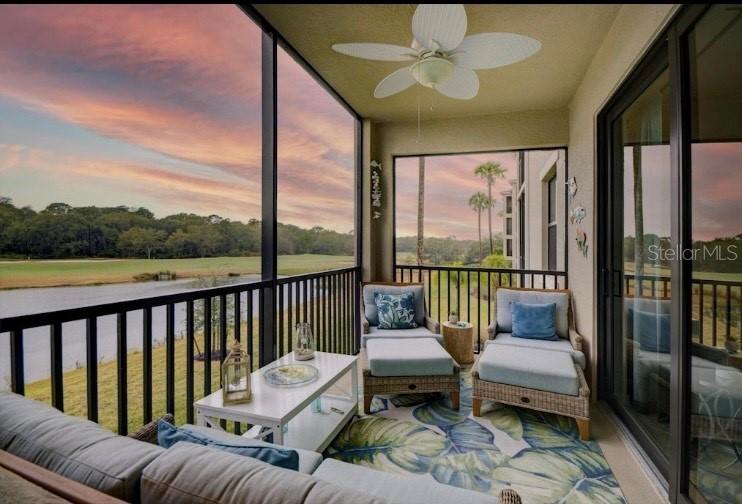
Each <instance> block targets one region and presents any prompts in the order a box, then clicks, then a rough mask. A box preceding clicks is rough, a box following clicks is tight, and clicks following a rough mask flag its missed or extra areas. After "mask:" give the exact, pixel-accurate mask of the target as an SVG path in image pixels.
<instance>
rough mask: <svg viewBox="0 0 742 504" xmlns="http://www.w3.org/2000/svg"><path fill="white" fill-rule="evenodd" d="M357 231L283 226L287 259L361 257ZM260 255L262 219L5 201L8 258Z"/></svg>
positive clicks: (281, 246)
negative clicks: (34, 205) (297, 256)
mask: <svg viewBox="0 0 742 504" xmlns="http://www.w3.org/2000/svg"><path fill="white" fill-rule="evenodd" d="M353 248H354V240H353V234H352V232H349V233H339V232H337V231H332V230H329V229H324V228H322V227H319V226H317V227H313V228H311V229H305V228H300V227H298V226H294V225H291V224H282V223H279V224H278V253H279V254H282V255H284V254H326V255H353ZM259 254H260V221H259V220H257V219H250V220H249V221H247V222H241V221H236V220H230V219H226V218H223V217H220V216H218V215H208V216H203V215H196V214H192V213H179V214H174V215H168V216H166V217H162V218H156V217H155V215H154V214H153V213H152V212H151V211H150V210H148V209H146V208H142V207H135V208H132V207H127V206H115V207H96V206H84V207H73V206H71V205H68V204H66V203H52V204H50V205H49V206H47V207H46V208H44V209H43V210H41V211H38V212H37V211H35V210H33V209H32V208H30V207H28V206H26V207H17V206H15V205H14V204H13V202H12V200H11V199H10V198H6V197H0V256H2V257H6V258H32V259H67V258H86V257H91V258H95V257H129V258H131V257H136V258H155V257H156V258H193V257H216V256H250V255H259Z"/></svg>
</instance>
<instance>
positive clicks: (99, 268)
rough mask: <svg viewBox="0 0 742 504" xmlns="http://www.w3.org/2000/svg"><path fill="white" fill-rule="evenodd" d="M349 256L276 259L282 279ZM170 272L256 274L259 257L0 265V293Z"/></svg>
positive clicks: (342, 262)
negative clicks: (0, 290) (284, 276)
mask: <svg viewBox="0 0 742 504" xmlns="http://www.w3.org/2000/svg"><path fill="white" fill-rule="evenodd" d="M353 265H354V259H353V257H350V256H330V255H313V254H306V255H293V256H279V258H278V270H279V273H280V274H282V275H297V274H301V273H308V272H311V271H324V270H328V269H335V268H344V267H349V266H353ZM164 270H168V271H174V272H175V273H176V274H177V276H178V278H189V277H211V276H226V275H227V274H229V273H232V274H240V275H245V274H259V273H260V257H206V258H202V259H79V260H77V259H70V260H58V261H57V260H39V261H36V260H32V261H5V262H0V289H11V288H24V287H55V286H63V285H95V284H106V283H118V282H131V281H133V279H134V276H135V275H138V274H141V273H156V272H158V271H164Z"/></svg>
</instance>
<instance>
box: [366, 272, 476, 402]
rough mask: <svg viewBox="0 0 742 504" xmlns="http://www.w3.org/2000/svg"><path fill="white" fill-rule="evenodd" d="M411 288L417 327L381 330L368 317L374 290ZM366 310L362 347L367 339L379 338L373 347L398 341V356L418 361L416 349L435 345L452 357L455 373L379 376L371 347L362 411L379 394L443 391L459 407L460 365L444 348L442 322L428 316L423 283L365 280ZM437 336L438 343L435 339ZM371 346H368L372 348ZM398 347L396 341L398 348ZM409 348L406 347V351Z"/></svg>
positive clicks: (412, 373)
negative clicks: (413, 295) (372, 362)
mask: <svg viewBox="0 0 742 504" xmlns="http://www.w3.org/2000/svg"><path fill="white" fill-rule="evenodd" d="M410 290H412V291H413V292H415V294H416V297H415V300H416V303H417V306H416V313H417V315H416V318H417V323H418V327H416V328H414V329H378V328H377V327H375V324H374V323H373V322H370V321H369V320H368V319H367V317H368V318H372V317H373V316H374V315H375V310H376V307H375V305H373V306H372V303H373V298H374V293H375V292H379V291H381V292H386V293H398V292H407V291H410ZM362 303H363V311H362V312H361V323H362V327H363V334H362V336H361V347H363V348H366V343H367V342H368V341H373V340H377V342H376V343H370V345H371V346H375V345H380V344H382V341H384V340H398V342H399V355H400V358H401V359H402V360H405V359H407V356H409V360H410V362H412V361H413V360H415V358H416V353H417V349H419V348H420V347H422V346H426V345H433V346H434V347H435V349H437V351H438V352H439V353H442V354H443V355H444V356H445V358H450V362H451V363H452V372H451V373H450V374H434V373H430V371H428V372H427V374H423V373H414V372H409V373H404V372H401V373H399V375H398V376H388V375H378V376H375V375H374V373H373V372H372V370H371V368H372V367H373V364H371V362H370V360H371V358H372V357H371V350H368V352H369V357H370V358H369V362H367V363H366V364H365V366H364V369H363V410H364V412H365V413H368V412H369V410H370V407H371V400H372V399H373V396H374V395H376V394H424V393H431V392H441V393H447V394H450V397H451V404H452V405H453V407H454V408H455V409H458V408H459V401H460V393H459V392H460V372H461V368H460V366H459V364H458V363H457V362H456V361H455V360H454V359H453V358H452V357H450V356H448V354H447V353H446V352H445V350H444V349H443V348H442V344H443V340H442V336H441V334H440V332H441V331H440V324H439V323H438V322H437V321H435V320H433V319H431V318H430V317H428V314H427V311H426V307H425V286H424V284H422V283H383V282H374V283H365V284H363V296H362ZM433 338H434V339H436V340H437V341H438V343H440V344H441V347H440V348H439V347H438V343H435V342H434V341H432V340H433ZM412 342H414V345H416V348H415V349H409V348H407V347H408V344H413V343H412ZM371 346H370V347H368V348H371ZM396 348H397V346H396V344H395V349H396ZM405 349H406V350H405Z"/></svg>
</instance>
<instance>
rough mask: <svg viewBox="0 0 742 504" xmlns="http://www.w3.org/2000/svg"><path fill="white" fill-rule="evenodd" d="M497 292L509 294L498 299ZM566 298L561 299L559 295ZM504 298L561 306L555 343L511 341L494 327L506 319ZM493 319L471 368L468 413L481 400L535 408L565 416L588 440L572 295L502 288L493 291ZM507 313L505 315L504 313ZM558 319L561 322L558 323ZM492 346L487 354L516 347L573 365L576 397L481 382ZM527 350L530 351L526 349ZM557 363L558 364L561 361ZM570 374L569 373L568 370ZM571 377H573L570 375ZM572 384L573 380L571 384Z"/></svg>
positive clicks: (587, 393)
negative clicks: (548, 301)
mask: <svg viewBox="0 0 742 504" xmlns="http://www.w3.org/2000/svg"><path fill="white" fill-rule="evenodd" d="M500 291H509V292H507V293H506V294H503V295H502V296H501V292H500ZM560 295H561V296H566V297H567V298H566V306H565V299H564V298H559V296H560ZM505 296H515V297H517V298H518V299H521V300H523V299H526V300H527V299H529V297H533V298H534V299H536V301H534V302H545V301H544V298H545V297H546V298H550V297H553V299H555V300H558V301H559V302H560V303H561V311H562V313H561V314H560V313H559V307H558V313H557V333H558V334H559V336H561V338H560V340H559V341H555V342H550V341H535V342H534V340H522V339H520V338H512V337H511V336H510V335H509V334H508V332H509V331H508V330H509V329H510V328H509V327H505V326H502V327H501V326H500V325H498V320H500V321H502V320H503V319H506V320H510V315H509V310H510V307H509V302H508V301H506V300H507V297H505ZM497 300H498V303H497V307H496V309H497V318H496V319H495V320H494V321H493V322H492V324H491V325H490V327H489V328H488V333H489V339H490V341H488V342H487V343H488V345H487V347H486V349H485V352H482V354H480V356H479V359H477V362H476V363H475V364H474V367H473V368H472V385H473V391H472V398H473V401H472V410H473V414H474V416H479V415H480V414H481V407H482V401H483V400H485V399H488V400H491V401H496V402H501V403H505V404H511V405H514V406H520V407H524V408H530V409H535V410H539V411H544V412H548V413H554V414H557V415H564V416H569V417H572V418H574V419H575V421H576V422H577V428H578V430H579V432H580V437H581V438H582V439H585V440H586V439H589V438H590V423H589V422H590V388H589V387H588V385H587V381H586V379H585V374H584V371H583V368H584V367H585V364H586V363H585V356H584V354H583V353H582V336H581V335H580V334H579V333H578V332H577V331H576V329H575V325H574V315H573V308H572V295H571V292H570V291H569V290H566V289H565V290H540V289H515V288H508V289H505V288H502V289H498V292H497ZM505 310H507V313H506V312H505ZM560 317H562V319H561V320H560ZM565 317H566V318H565ZM560 326H561V327H560ZM491 345H494V349H492V350H490V352H496V351H497V349H498V348H503V347H509V348H512V347H519V350H518V351H519V352H521V353H523V355H525V356H527V355H528V352H529V351H531V352H532V353H534V352H542V353H543V352H544V351H547V352H556V353H555V354H554V356H555V357H557V356H559V357H560V358H561V359H562V361H565V360H566V365H567V366H570V365H572V366H574V373H575V374H576V378H572V380H575V379H576V380H577V383H576V390H577V393H576V394H574V395H573V394H567V393H558V392H553V391H548V390H541V389H536V388H531V387H527V386H523V385H522V384H513V383H497V382H492V381H487V380H484V379H482V377H481V376H480V373H479V371H480V364H481V361H482V358H485V359H486V358H488V357H485V356H486V355H491V353H488V352H487V349H488V347H489V346H491ZM529 349H530V350H529ZM565 354H570V355H571V357H572V360H569V359H566V357H564V355H565ZM562 361H560V362H562ZM570 372H571V371H570ZM572 376H574V375H572ZM572 383H574V381H573V382H572Z"/></svg>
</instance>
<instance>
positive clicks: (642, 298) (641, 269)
mask: <svg viewBox="0 0 742 504" xmlns="http://www.w3.org/2000/svg"><path fill="white" fill-rule="evenodd" d="M668 84H669V81H668V72H667V70H663V71H661V73H660V74H659V75H658V76H657V77H656V78H654V79H653V80H651V82H649V85H648V86H647V87H646V89H644V90H643V91H642V92H641V93H640V94H639V95H638V96H637V97H636V98H635V99H634V100H633V101H632V102H631V103H630V104H629V106H628V107H627V108H626V109H625V110H624V111H623V112H622V113H621V114H620V115H618V117H617V118H616V119H615V120H614V121H613V123H612V125H611V128H612V130H613V142H612V146H611V148H612V153H613V164H612V167H613V185H614V191H613V194H614V197H615V199H614V214H613V215H614V218H613V236H612V242H613V250H614V251H615V253H614V255H613V264H612V267H613V268H612V269H613V271H614V275H615V278H616V282H617V285H616V288H615V291H614V293H613V303H612V305H613V306H612V309H613V317H612V319H613V324H612V328H611V329H612V334H613V335H614V338H613V349H614V352H613V362H612V369H613V384H614V387H613V391H612V399H613V401H614V402H615V403H616V405H617V407H618V408H620V410H621V412H622V414H623V415H624V417H625V418H626V421H627V422H630V423H631V425H632V427H633V428H634V430H635V431H637V433H638V435H641V436H642V437H643V438H644V439H645V441H646V443H647V444H648V445H650V446H651V448H652V450H653V451H654V452H656V453H657V457H658V458H659V465H661V466H666V464H667V463H666V459H667V457H668V452H669V444H670V443H669V439H670V422H669V416H668V405H669V394H668V389H669V381H670V380H669V377H670V291H669V289H668V288H667V286H668V281H669V268H668V265H667V264H666V263H665V262H664V261H662V260H661V258H660V257H658V256H655V255H653V254H652V251H654V250H655V248H656V247H658V246H663V245H666V244H667V243H668V241H669V239H670V211H671V208H670V194H669V191H670V189H669V188H670V145H669V140H668V135H669V133H668V132H669V119H668V109H667V104H668Z"/></svg>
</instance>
